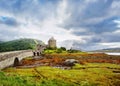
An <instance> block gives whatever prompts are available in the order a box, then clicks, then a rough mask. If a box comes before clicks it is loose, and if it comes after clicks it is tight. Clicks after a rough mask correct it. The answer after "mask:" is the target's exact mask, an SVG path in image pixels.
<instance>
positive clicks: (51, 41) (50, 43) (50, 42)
mask: <svg viewBox="0 0 120 86" xmlns="http://www.w3.org/2000/svg"><path fill="white" fill-rule="evenodd" d="M48 47H50V48H56V40H55V39H54V38H53V37H52V38H50V39H49V40H48Z"/></svg>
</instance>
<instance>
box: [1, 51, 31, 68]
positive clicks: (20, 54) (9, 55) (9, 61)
mask: <svg viewBox="0 0 120 86" xmlns="http://www.w3.org/2000/svg"><path fill="white" fill-rule="evenodd" d="M29 56H33V52H32V50H22V51H11V52H4V53H0V70H1V69H4V68H6V67H9V66H12V65H18V63H19V61H21V60H22V59H23V58H26V57H29Z"/></svg>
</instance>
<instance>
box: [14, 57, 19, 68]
mask: <svg viewBox="0 0 120 86" xmlns="http://www.w3.org/2000/svg"><path fill="white" fill-rule="evenodd" d="M19 62H20V61H19V59H18V57H16V58H15V59H14V64H13V66H14V67H16V66H18V65H19Z"/></svg>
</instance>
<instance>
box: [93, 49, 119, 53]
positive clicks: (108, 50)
mask: <svg viewBox="0 0 120 86" xmlns="http://www.w3.org/2000/svg"><path fill="white" fill-rule="evenodd" d="M93 52H120V48H107V49H102V50H95V51H93Z"/></svg>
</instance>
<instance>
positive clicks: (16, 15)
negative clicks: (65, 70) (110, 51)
mask: <svg viewBox="0 0 120 86" xmlns="http://www.w3.org/2000/svg"><path fill="white" fill-rule="evenodd" d="M119 10H120V0H0V40H3V41H9V40H14V39H19V38H34V39H39V40H42V41H43V42H45V43H47V41H48V39H49V38H51V37H54V38H55V39H56V40H57V45H58V46H59V47H60V46H63V47H66V48H71V47H72V48H75V49H81V50H97V49H103V48H115V47H120V11H119Z"/></svg>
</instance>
